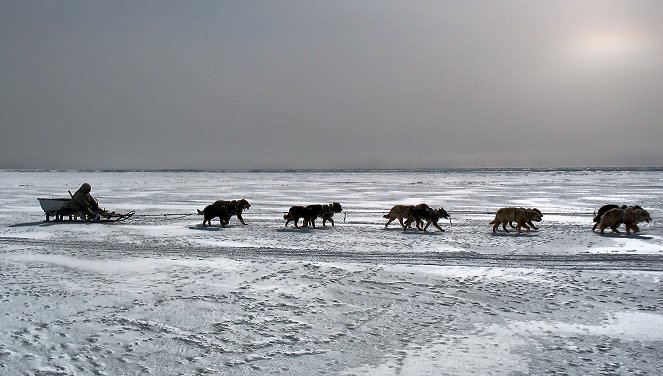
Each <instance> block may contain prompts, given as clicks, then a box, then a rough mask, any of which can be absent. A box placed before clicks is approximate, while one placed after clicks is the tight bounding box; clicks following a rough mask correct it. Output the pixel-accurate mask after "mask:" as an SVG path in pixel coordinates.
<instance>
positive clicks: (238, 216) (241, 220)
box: [237, 214, 246, 225]
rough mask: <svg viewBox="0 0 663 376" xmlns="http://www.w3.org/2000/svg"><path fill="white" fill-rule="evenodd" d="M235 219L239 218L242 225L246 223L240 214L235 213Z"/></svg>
mask: <svg viewBox="0 0 663 376" xmlns="http://www.w3.org/2000/svg"><path fill="white" fill-rule="evenodd" d="M237 219H239V221H240V222H241V223H242V224H243V225H245V224H246V222H244V218H242V214H237Z"/></svg>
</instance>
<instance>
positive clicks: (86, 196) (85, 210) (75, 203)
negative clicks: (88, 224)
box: [65, 183, 101, 219]
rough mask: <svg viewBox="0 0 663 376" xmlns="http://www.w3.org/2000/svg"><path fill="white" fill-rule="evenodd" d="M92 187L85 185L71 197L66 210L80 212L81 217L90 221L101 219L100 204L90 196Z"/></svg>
mask: <svg viewBox="0 0 663 376" xmlns="http://www.w3.org/2000/svg"><path fill="white" fill-rule="evenodd" d="M90 191H92V187H91V186H90V184H88V183H83V185H81V187H80V188H78V190H77V191H76V193H74V194H73V195H72V196H71V200H69V202H67V204H66V205H65V208H68V209H73V210H78V211H79V212H80V213H81V215H83V216H87V217H88V219H99V213H100V212H101V209H99V203H97V200H96V199H95V198H94V197H92V195H91V194H90Z"/></svg>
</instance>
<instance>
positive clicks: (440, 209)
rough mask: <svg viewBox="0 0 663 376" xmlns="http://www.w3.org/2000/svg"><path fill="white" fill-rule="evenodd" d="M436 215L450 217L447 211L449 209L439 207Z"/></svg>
mask: <svg viewBox="0 0 663 376" xmlns="http://www.w3.org/2000/svg"><path fill="white" fill-rule="evenodd" d="M435 215H436V216H437V217H438V218H444V219H449V213H447V211H446V210H444V208H439V209H437V210H435Z"/></svg>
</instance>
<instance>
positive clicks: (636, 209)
mask: <svg viewBox="0 0 663 376" xmlns="http://www.w3.org/2000/svg"><path fill="white" fill-rule="evenodd" d="M250 207H251V204H249V202H248V201H247V200H246V199H241V200H232V201H226V200H218V201H215V202H213V203H212V204H210V205H207V206H206V207H205V209H203V210H198V214H199V215H203V226H207V225H210V226H211V225H212V219H214V218H217V217H218V218H219V222H220V224H221V226H222V227H225V226H226V225H227V224H228V223H229V222H230V218H232V216H237V219H238V220H239V221H240V222H241V223H242V224H244V225H245V224H246V222H244V219H243V218H242V212H243V211H244V210H248V209H249V208H250ZM342 211H343V208H342V207H341V204H339V203H338V202H332V203H331V204H321V205H308V206H293V207H291V208H290V209H289V210H288V212H287V213H285V214H284V215H283V219H285V221H286V222H285V225H286V226H288V223H290V222H291V221H292V222H293V223H294V225H295V227H296V228H300V227H299V225H298V222H299V220H300V219H302V227H308V226H309V225H311V226H312V227H313V228H316V227H315V220H316V219H317V218H321V219H322V225H323V226H326V223H327V222H329V223H331V225H332V226H334V219H333V218H332V217H333V216H334V214H335V213H340V212H342ZM384 218H385V219H387V223H386V224H385V225H384V227H385V228H386V227H387V226H389V224H390V223H391V222H393V221H394V220H396V219H397V220H398V222H399V223H400V225H401V226H402V227H403V229H404V230H407V229H408V228H410V227H411V225H412V223H415V225H416V227H417V229H418V230H420V231H426V229H428V226H430V225H431V224H432V225H433V226H435V227H436V228H437V229H438V230H440V231H444V229H443V228H442V227H440V225H439V224H438V221H439V220H440V219H441V218H444V219H448V220H449V223H450V224H451V216H450V215H449V213H447V211H446V210H444V209H443V208H439V209H433V208H432V207H430V206H429V205H427V204H425V203H421V204H418V205H394V207H392V208H391V210H389V213H387V214H385V215H384ZM542 218H543V213H541V211H540V210H539V209H537V208H515V207H509V208H501V209H498V210H497V213H495V219H493V220H492V221H491V222H490V224H491V225H493V232H496V231H497V230H498V228H499V226H500V225H502V229H503V230H504V231H505V232H509V230H507V228H506V225H507V224H508V225H509V226H510V227H512V228H515V229H516V230H517V231H518V232H519V233H520V232H521V230H522V229H523V228H525V230H526V231H529V230H530V229H531V228H533V229H535V230H538V227H536V226H535V225H534V223H533V222H541V220H542ZM651 220H652V219H651V216H650V215H649V213H648V212H647V211H646V210H645V209H643V208H641V207H640V206H638V205H635V206H626V205H622V206H619V205H614V204H610V205H604V206H602V207H601V208H599V210H598V211H597V212H596V213H595V217H594V219H593V221H594V226H593V227H592V231H596V228H597V227H598V228H599V230H600V231H601V233H602V234H603V232H604V231H605V229H606V228H610V229H611V230H612V231H613V232H619V230H618V229H617V228H618V227H619V226H621V225H622V224H624V226H625V227H626V233H627V234H629V235H630V234H631V231H632V232H633V233H636V232H639V231H640V228H639V227H638V223H642V222H647V223H649V221H651ZM514 222H515V225H514ZM424 223H425V225H424Z"/></svg>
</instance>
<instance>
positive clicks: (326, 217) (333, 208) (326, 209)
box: [307, 202, 343, 228]
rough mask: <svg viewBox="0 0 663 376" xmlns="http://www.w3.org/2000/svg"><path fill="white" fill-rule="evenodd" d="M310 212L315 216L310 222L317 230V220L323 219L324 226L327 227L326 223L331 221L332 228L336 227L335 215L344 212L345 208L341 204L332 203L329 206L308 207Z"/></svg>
mask: <svg viewBox="0 0 663 376" xmlns="http://www.w3.org/2000/svg"><path fill="white" fill-rule="evenodd" d="M307 208H308V209H309V210H311V211H312V213H313V214H315V217H313V218H312V219H311V220H310V222H311V225H312V226H313V228H315V220H316V218H322V225H323V226H326V222H327V221H329V222H331V225H332V227H333V226H334V219H333V218H332V217H333V216H334V213H340V212H342V211H343V208H342V207H341V204H339V203H338V202H332V203H331V204H329V205H326V204H325V205H309V206H307Z"/></svg>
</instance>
